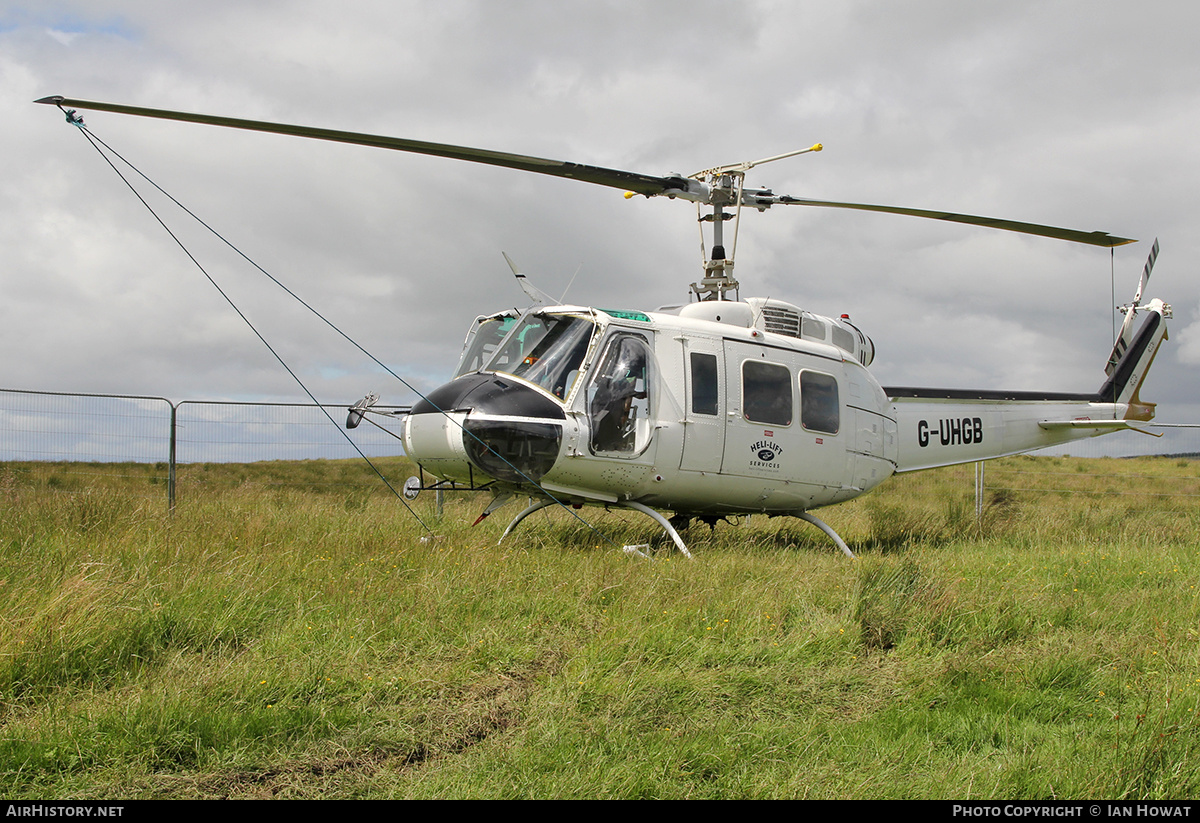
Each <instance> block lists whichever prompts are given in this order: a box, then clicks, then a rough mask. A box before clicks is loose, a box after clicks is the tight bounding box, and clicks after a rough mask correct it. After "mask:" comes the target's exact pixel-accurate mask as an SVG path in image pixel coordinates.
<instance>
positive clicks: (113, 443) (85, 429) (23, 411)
mask: <svg viewBox="0 0 1200 823" xmlns="http://www.w3.org/2000/svg"><path fill="white" fill-rule="evenodd" d="M374 408H375V409H376V410H379V411H390V410H396V409H397V408H399V407H396V406H375V407H374ZM346 410H347V404H345V403H322V404H314V403H269V402H250V401H245V402H238V401H217V400H183V401H180V402H178V403H175V402H172V401H171V400H168V399H167V398H165V397H147V396H137V395H119V394H90V393H79V392H76V393H69V392H49V391H32V390H26V389H0V462H6V463H24V464H36V463H50V462H66V463H72V464H79V466H77V467H76V470H77V471H90V472H93V473H97V474H112V473H114V472H117V471H118V469H117V468H116V467H117V466H119V465H120V464H131V463H138V464H150V465H151V466H152V467H153V468H152V469H151V470H150V475H149V476H150V477H151V478H152V482H157V483H162V484H165V485H166V489H167V500H168V503H169V505H172V506H173V505H174V502H175V492H176V469H177V467H178V466H179V465H180V464H191V463H250V462H257V461H263V460H316V459H329V460H338V459H347V458H355V457H357V456H358V452H357V451H355V449H354V446H352V445H351V444H350V443H349V442H348V441H347V439H346V437H344V436H343V431H344V429H341V426H342V423H343V422H344V420H345V414H346ZM330 418H332V420H333V422H332V423H331V422H330ZM375 419H377V420H378V418H377V417H376V418H375ZM385 420H386V418H385ZM387 422H389V423H391V426H390V428H389V427H387V426H386V425H385V426H384V427H382V428H380V427H376V426H360V427H358V428H357V429H355V430H354V431H353V432H351V433H350V436H351V437H352V438H353V442H354V444H355V445H357V446H358V448H359V449H361V450H362V452H363V453H364V454H366V455H367V456H368V457H391V456H401V455H403V454H404V450H403V447H402V446H401V444H400V440H399V418H395V419H394V422H392V421H387ZM1149 428H1151V429H1153V430H1156V431H1158V432H1162V433H1163V434H1164V436H1163V437H1161V438H1153V437H1147V436H1145V435H1142V434H1138V433H1135V432H1123V433H1120V434H1112V435H1107V436H1105V437H1100V438H1090V439H1087V440H1079V441H1075V442H1072V443H1070V444H1067V445H1064V446H1059V447H1056V448H1055V449H1046V450H1043V451H1042V452H1034V454H1045V455H1070V456H1074V457H1125V456H1141V455H1163V454H1167V455H1175V456H1179V457H1189V458H1193V457H1200V425H1198V424H1151V425H1150V426H1149ZM985 466H986V464H984V463H979V464H976V467H975V509H976V512H977V513H978V514H980V515H981V514H982V511H983V507H984V505H985V491H986V490H987V488H988V487H987V486H986V483H985V481H986V480H987V479H988V477H989V476H991V477H995V475H996V474H997V473H995V472H990V471H989V470H988V469H987V468H986V467H985ZM1009 473H1010V474H1011V472H1009ZM999 474H1000V476H1001V477H1002V478H1004V473H1003V472H1000V473H999ZM139 475H140V476H147V475H146V467H142V469H141V470H140V471H139ZM920 475H921V473H920V472H918V473H916V474H913V475H905V478H906V480H905V482H919V480H917V478H919V477H920ZM910 478H911V479H910ZM1002 483H1003V484H1011V483H1012V479H1011V478H1006V479H1004V480H1002ZM1002 487H1003V486H1002ZM991 488H992V490H993V491H995V489H996V488H997V487H996V486H995V485H993V487H991ZM1017 490H1019V489H1017Z"/></svg>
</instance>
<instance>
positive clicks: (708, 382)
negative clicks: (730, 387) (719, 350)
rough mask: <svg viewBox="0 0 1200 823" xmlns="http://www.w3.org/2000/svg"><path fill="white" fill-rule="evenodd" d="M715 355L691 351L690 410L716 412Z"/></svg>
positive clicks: (698, 412) (699, 412) (694, 411)
mask: <svg viewBox="0 0 1200 823" xmlns="http://www.w3.org/2000/svg"><path fill="white" fill-rule="evenodd" d="M717 402H718V397H717V356H716V355H715V354H701V353H699V352H692V412H693V413H695V414H717V413H718V411H717V408H718V406H717Z"/></svg>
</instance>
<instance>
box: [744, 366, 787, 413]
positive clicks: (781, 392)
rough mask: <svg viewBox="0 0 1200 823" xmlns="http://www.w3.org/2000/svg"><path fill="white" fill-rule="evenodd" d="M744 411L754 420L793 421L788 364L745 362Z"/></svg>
mask: <svg viewBox="0 0 1200 823" xmlns="http://www.w3.org/2000/svg"><path fill="white" fill-rule="evenodd" d="M742 413H743V414H744V415H745V416H746V419H747V420H749V421H750V422H751V423H765V424H768V425H771V426H790V425H791V424H792V374H791V372H789V371H788V368H787V366H780V365H778V364H776V363H762V362H760V361H758V360H747V361H746V362H744V363H742Z"/></svg>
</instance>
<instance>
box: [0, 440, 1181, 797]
mask: <svg viewBox="0 0 1200 823" xmlns="http://www.w3.org/2000/svg"><path fill="white" fill-rule="evenodd" d="M387 468H388V474H389V477H391V476H394V477H396V478H398V479H402V478H403V477H404V476H405V475H406V474H409V473H410V471H409V468H408V467H407V466H405V465H403V461H393V462H391V463H387ZM987 471H988V480H989V483H990V484H992V485H993V486H994V488H993V489H992V490H991V491H989V493H988V498H987V505H986V509H985V512H984V516H983V519H982V521H981V522H977V520H976V517H975V508H974V488H973V485H972V476H973V467H972V466H966V467H963V468H960V469H953V470H942V471H939V472H932V473H924V474H922V475H915V476H911V477H906V478H900V479H894V480H893V481H891V482H890V484H889V485H888V486H886V487H885V489H884V490H883V491H881V492H880V493H876V494H874V495H869V496H867V497H866V498H864V499H862V500H859V501H855V502H854V503H852V504H848V505H844V506H840V507H835V508H832V509H828V510H825V511H823V512H822V517H824V518H825V519H826V520H827V521H828V522H829V523H830V524H831V525H832V526H833V527H834V528H836V529H837V530H838V531H839V532H840V533H841V534H842V535H843V537H845V538H846V540H847V542H848V543H849V544H850V546H851V548H853V549H854V551H855V552H856V553H857V554H858V559H857V560H855V561H851V560H849V559H847V558H845V557H844V556H843V555H841V554H840V553H839V552H838V551H837V550H836V549H835V548H834V547H833V546H832V545H831V543H830V542H829V541H828V539H827V538H825V536H824V535H822V534H821V533H820V532H819V531H817V530H816V529H815V528H813V527H812V526H809V525H807V524H804V523H801V522H799V521H794V520H789V521H784V520H781V519H770V520H769V519H767V518H765V517H754V518H751V519H750V522H749V523H741V524H736V525H727V524H720V525H718V527H717V528H716V529H715V530H714V531H712V532H710V531H709V529H708V528H707V527H698V528H693V529H692V530H691V531H690V532H689V533H688V534H687V538H688V540H689V545H690V547H691V549H692V551H693V553H694V554H695V555H696V560H695V561H694V562H689V561H687V560H685V559H683V558H681V557H680V556H679V555H678V554H677V553H674V552H672V551H670V550H669V549H670V544H669V543H667V544H665V545H664V546H663V547H662V548H661V549H660V551H659V552H658V554H657V559H656V560H655V561H654V562H648V561H645V560H639V559H636V558H633V557H630V556H628V555H626V554H624V553H622V552H621V551H620V549H619V548H614V545H613V544H614V543H615V544H616V545H617V546H619V545H621V544H623V543H641V542H645V541H646V540H647V539H648V538H649V537H651V536H652V534H653V529H652V524H651V522H650V521H649V520H648V519H646V518H644V517H642V516H641V515H635V514H632V513H619V512H603V511H601V510H590V509H589V510H584V512H583V514H584V515H585V516H586V517H587V518H588V519H589V521H591V522H592V523H593V524H594V525H595V526H596V528H597V529H598V530H599V532H600V533H601V534H602V535H603V537H600V536H597V534H596V533H594V532H592V531H590V530H589V529H588V528H587V527H585V526H583V525H581V524H580V523H579V522H578V521H577V520H574V519H573V518H571V517H569V516H567V515H565V514H563V513H560V512H547V513H544V514H538V515H536V516H534V517H532V518H530V520H529V521H526V524H524V525H523V526H522V527H521V529H520V530H519V531H518V532H517V533H516V534H515V535H514V536H513V537H510V538H509V540H508V541H506V542H505V543H504V544H503V545H499V546H498V545H497V543H496V541H497V538H498V537H499V534H500V532H501V531H502V530H503V528H504V526H505V525H506V524H507V521H508V519H509V518H510V517H511V516H512V515H513V514H515V513H516V511H517V509H518V506H517V505H512V506H510V507H509V508H507V509H503V510H501V511H500V512H499V513H497V514H496V515H494V516H493V517H492V518H491V519H489V520H487V521H485V522H484V523H483V524H481V525H480V526H479V527H477V528H474V529H472V528H470V526H469V524H470V522H471V520H473V519H474V517H475V515H476V514H478V512H479V511H480V510H481V509H482V507H483V505H484V503H485V502H486V500H485V499H484V498H481V497H465V498H463V499H461V500H460V499H454V500H449V501H448V502H447V504H446V510H445V516H444V517H443V518H441V519H439V518H437V516H436V514H435V512H434V511H433V502H432V498H431V497H430V498H429V499H426V497H424V496H423V497H422V498H421V499H420V500H419V501H418V502H417V504H416V508H417V509H418V511H419V513H420V514H421V516H422V518H424V519H425V520H426V522H427V523H429V524H430V526H431V527H432V529H433V531H434V532H435V533H436V535H437V537H436V539H431V540H422V536H423V535H424V532H423V531H422V529H421V528H420V526H418V525H417V524H416V522H415V520H414V519H413V518H412V516H411V515H409V514H408V513H407V512H406V511H405V510H404V508H403V507H402V506H400V505H399V504H398V503H397V502H396V501H395V500H394V499H393V498H391V497H390V496H389V495H388V494H387V493H386V490H383V489H381V488H380V487H379V484H378V483H377V482H376V483H374V484H372V482H371V480H370V478H369V476H368V474H367V472H366V471H364V469H363V467H360V466H359V465H358V464H355V463H342V462H323V461H313V462H303V463H261V464H249V465H236V466H227V465H210V466H197V465H194V466H185V467H181V469H180V477H179V487H180V491H179V496H178V501H179V502H178V505H177V507H176V510H175V512H174V514H168V512H167V510H166V505H165V490H164V487H163V485H162V484H163V482H164V481H163V478H162V473H161V472H156V470H155V468H154V467H153V466H150V467H144V466H133V465H111V464H106V465H103V466H97V465H93V466H84V465H78V464H37V465H34V464H7V465H0V545H2V546H3V550H2V552H0V795H2V796H4V797H6V798H9V799H22V798H24V799H32V798H51V797H53V798H93V799H101V798H217V797H233V798H249V797H280V798H347V797H443V798H474V797H487V798H492V797H564V798H573V797H604V798H651V797H657V798H775V797H788V798H790V797H811V798H988V799H999V798H1101V797H1104V798H1187V797H1195V796H1197V795H1198V794H1200V608H1198V606H1200V594H1198V591H1197V588H1196V585H1197V568H1198V564H1197V559H1198V556H1200V462H1196V461H1189V460H1181V459H1165V458H1144V459H1137V460H1103V459H1100V460H1083V459H1078V458H1030V457H1025V458H1012V459H1008V460H1002V461H997V462H994V463H989V464H988V468H987ZM609 541H612V542H609Z"/></svg>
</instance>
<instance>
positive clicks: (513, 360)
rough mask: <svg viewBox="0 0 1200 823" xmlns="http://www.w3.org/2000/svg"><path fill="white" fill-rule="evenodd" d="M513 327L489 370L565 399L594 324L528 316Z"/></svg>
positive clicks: (577, 319) (570, 318) (569, 318)
mask: <svg viewBox="0 0 1200 823" xmlns="http://www.w3.org/2000/svg"><path fill="white" fill-rule="evenodd" d="M514 326H515V327H514V328H513V330H512V331H511V332H510V333H509V335H508V337H507V338H506V339H505V341H504V343H503V345H501V346H500V347H499V349H498V350H497V351H496V354H495V355H493V357H492V359H491V361H490V362H489V363H488V368H489V369H490V370H492V371H497V372H507V373H508V374H512V375H516V376H517V377H521V378H524V379H525V380H528V381H529V382H530V383H534V384H536V385H538V386H541V387H542V388H543V389H545V390H546V391H548V392H550V393H551V394H553V395H554V396H555V397H557V398H559V399H560V400H563V399H566V396H567V394H568V393H569V392H570V391H571V387H572V386H573V385H574V384H575V378H576V377H578V376H579V366H580V365H581V364H582V363H583V358H584V356H585V355H586V354H587V350H588V344H589V342H590V341H591V339H592V331H593V330H594V329H595V324H593V323H592V321H591V320H588V319H587V318H585V317H573V316H570V315H563V314H540V313H531V314H527V315H525V316H524V317H522V318H521V319H520V321H519V322H518V323H517V324H514Z"/></svg>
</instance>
